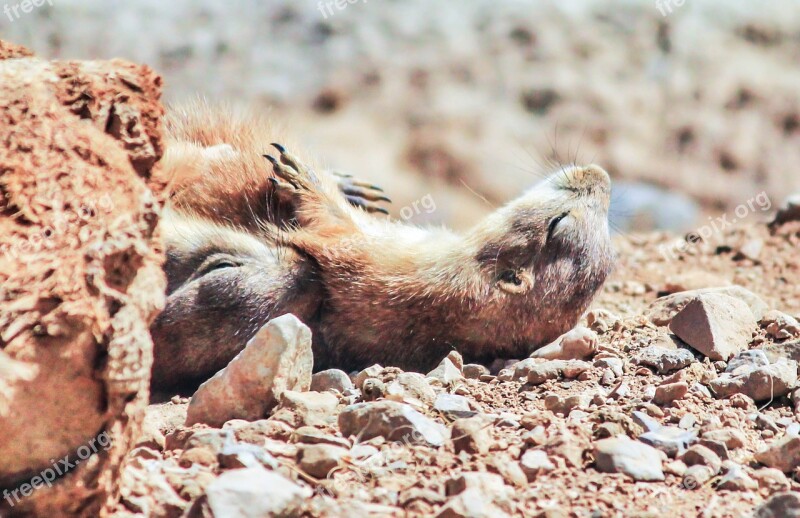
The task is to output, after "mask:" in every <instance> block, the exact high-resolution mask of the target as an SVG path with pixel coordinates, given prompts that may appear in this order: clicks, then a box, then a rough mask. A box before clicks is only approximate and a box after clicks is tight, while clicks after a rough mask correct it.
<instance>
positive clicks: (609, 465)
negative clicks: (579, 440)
mask: <svg viewBox="0 0 800 518" xmlns="http://www.w3.org/2000/svg"><path fill="white" fill-rule="evenodd" d="M594 458H595V464H596V466H597V470H598V471H601V472H605V473H624V474H626V475H628V476H629V477H631V478H632V479H634V480H637V481H658V480H664V472H663V471H662V467H661V463H662V459H661V453H659V451H658V450H656V449H655V448H653V447H652V446H648V445H646V444H644V443H641V442H638V441H633V440H631V439H628V438H627V437H612V438H609V439H601V440H599V441H597V442H595V445H594Z"/></svg>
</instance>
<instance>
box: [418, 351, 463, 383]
mask: <svg viewBox="0 0 800 518" xmlns="http://www.w3.org/2000/svg"><path fill="white" fill-rule="evenodd" d="M425 377H426V378H433V379H435V380H438V381H440V382H441V383H442V385H445V386H448V385H452V384H453V383H455V382H456V381H458V380H461V379H464V375H463V374H461V369H459V368H458V367H457V366H456V364H455V363H453V361H452V360H451V359H450V358H449V357H448V358H445V359H443V360H442V361H441V362H440V363H439V365H438V366H437V367H436V368H435V369H433V370H432V371H431V372H429V373H428V374H427V375H426V376H425Z"/></svg>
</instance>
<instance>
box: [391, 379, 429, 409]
mask: <svg viewBox="0 0 800 518" xmlns="http://www.w3.org/2000/svg"><path fill="white" fill-rule="evenodd" d="M386 394H387V395H388V396H394V397H396V398H400V399H402V398H412V399H417V400H419V401H422V402H423V403H425V404H426V405H433V403H434V401H436V391H435V390H433V388H432V387H431V386H430V384H429V383H428V380H426V379H425V376H423V375H422V374H420V373H418V372H401V373H400V374H398V375H397V377H396V378H395V379H394V380H392V382H391V383H389V385H387V386H386Z"/></svg>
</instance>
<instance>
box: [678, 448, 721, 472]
mask: <svg viewBox="0 0 800 518" xmlns="http://www.w3.org/2000/svg"><path fill="white" fill-rule="evenodd" d="M681 460H682V461H683V463H684V464H686V465H687V466H689V467H691V466H696V465H698V464H699V465H701V466H706V467H707V468H708V469H710V470H711V473H712V474H713V475H716V474H717V473H719V470H720V468H721V467H722V460H721V459H720V458H719V456H718V455H717V454H716V453H714V452H713V451H711V450H710V449H708V448H706V447H705V446H701V445H699V444H695V445H694V446H690V447H689V449H688V450H686V452H684V454H683V455H681Z"/></svg>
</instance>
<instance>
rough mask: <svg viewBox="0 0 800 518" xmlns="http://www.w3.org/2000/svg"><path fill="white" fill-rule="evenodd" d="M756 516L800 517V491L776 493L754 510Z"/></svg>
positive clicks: (762, 517) (770, 517)
mask: <svg viewBox="0 0 800 518" xmlns="http://www.w3.org/2000/svg"><path fill="white" fill-rule="evenodd" d="M753 516H754V517H755V518H800V493H798V492H796V491H792V492H788V491H787V492H785V493H776V494H774V495H772V496H771V497H769V499H768V500H767V501H766V502H764V503H763V504H761V505H759V506H758V507H756V510H755V511H754V512H753Z"/></svg>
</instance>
